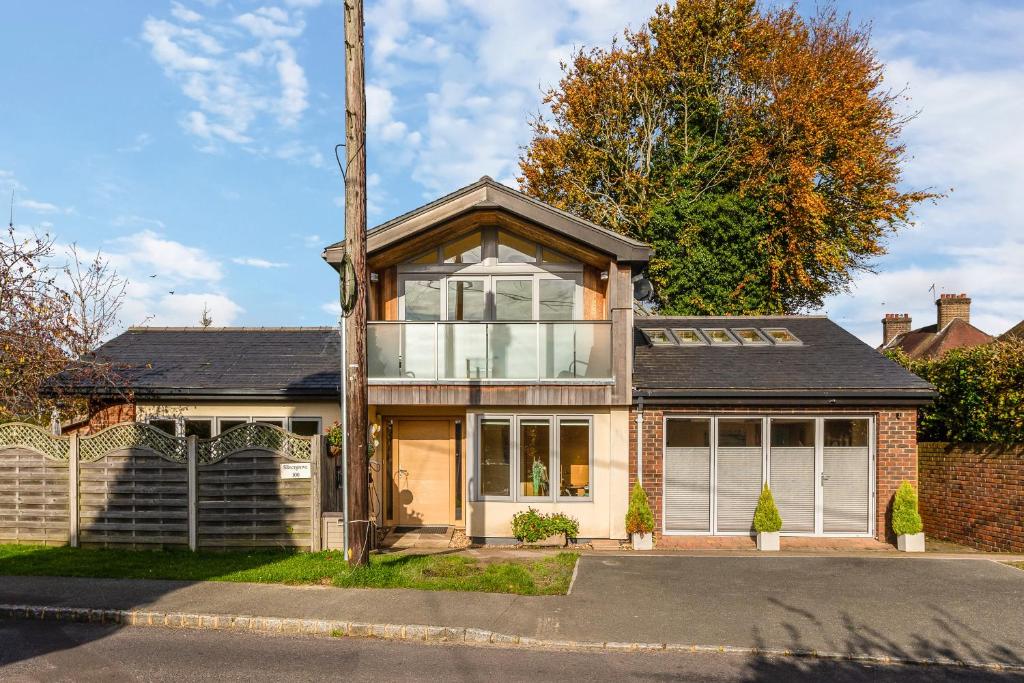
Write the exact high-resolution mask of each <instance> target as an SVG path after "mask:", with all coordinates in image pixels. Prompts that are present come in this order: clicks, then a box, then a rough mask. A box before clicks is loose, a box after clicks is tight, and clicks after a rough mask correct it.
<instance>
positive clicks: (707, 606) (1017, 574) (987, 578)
mask: <svg viewBox="0 0 1024 683" xmlns="http://www.w3.org/2000/svg"><path fill="white" fill-rule="evenodd" d="M569 598H570V600H569V603H570V604H569V606H567V609H566V610H565V613H564V614H563V615H561V616H562V618H561V619H560V620H559V621H560V623H558V625H557V628H554V629H552V630H553V631H555V632H557V633H559V634H561V635H562V636H563V637H572V638H573V639H577V640H599V639H602V638H604V639H608V638H609V636H615V635H617V634H620V635H622V636H623V638H622V639H623V640H626V639H628V640H631V641H639V642H643V641H647V642H675V643H691V644H698V645H738V646H747V647H766V648H790V649H802V650H818V651H827V652H840V653H844V654H861V655H876V656H877V655H882V656H892V657H900V658H909V659H933V658H953V659H961V660H971V661H976V662H989V663H992V662H996V663H1002V664H1012V665H1016V666H1024V571H1021V570H1019V569H1015V568H1013V567H1009V566H1007V565H1004V564H999V563H996V562H992V561H988V560H981V559H970V560H967V559H957V560H940V559H927V558H839V557H816V558H806V557H802V558H797V557H782V556H768V557H762V556H758V557H657V556H654V557H636V556H630V557H624V556H615V557H599V556H586V557H583V558H582V559H581V560H580V566H579V569H578V574H577V579H576V582H575V584H574V586H573V589H572V594H571V595H570V596H569ZM552 635H553V634H552ZM627 635H628V638H626V636H627Z"/></svg>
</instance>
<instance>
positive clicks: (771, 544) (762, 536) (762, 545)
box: [757, 531, 779, 552]
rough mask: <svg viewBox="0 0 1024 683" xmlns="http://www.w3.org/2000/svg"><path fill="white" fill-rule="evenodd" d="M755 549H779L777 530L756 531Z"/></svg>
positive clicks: (774, 550)
mask: <svg viewBox="0 0 1024 683" xmlns="http://www.w3.org/2000/svg"><path fill="white" fill-rule="evenodd" d="M757 549H758V550H765V551H773V552H777V551H778V550H779V532H778V531H758V532H757Z"/></svg>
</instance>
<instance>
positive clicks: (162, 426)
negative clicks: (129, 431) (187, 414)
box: [149, 418, 178, 436]
mask: <svg viewBox="0 0 1024 683" xmlns="http://www.w3.org/2000/svg"><path fill="white" fill-rule="evenodd" d="M149 424H150V426H152V427H156V428H157V429H159V430H160V431H162V432H166V433H168V434H170V435H171V436H174V435H175V434H176V433H177V431H178V423H177V421H176V420H172V419H167V418H150V419H149Z"/></svg>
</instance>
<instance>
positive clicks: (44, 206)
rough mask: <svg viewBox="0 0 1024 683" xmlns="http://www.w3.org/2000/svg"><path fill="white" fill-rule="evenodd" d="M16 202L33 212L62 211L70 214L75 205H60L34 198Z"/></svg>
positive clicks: (73, 210)
mask: <svg viewBox="0 0 1024 683" xmlns="http://www.w3.org/2000/svg"><path fill="white" fill-rule="evenodd" d="M17 204H18V206H19V207H20V208H22V209H28V210H29V211H33V212H35V213H63V214H71V213H74V212H75V207H73V206H68V207H61V206H57V205H56V204H51V203H50V202H41V201H38V200H36V199H19V200H18V201H17Z"/></svg>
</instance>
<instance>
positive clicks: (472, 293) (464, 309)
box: [448, 280, 487, 320]
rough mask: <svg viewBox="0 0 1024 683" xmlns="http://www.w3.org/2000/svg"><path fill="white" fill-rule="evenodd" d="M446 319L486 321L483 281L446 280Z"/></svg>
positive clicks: (485, 295) (485, 296)
mask: <svg viewBox="0 0 1024 683" xmlns="http://www.w3.org/2000/svg"><path fill="white" fill-rule="evenodd" d="M448 319H449V320H486V319H487V294H486V292H484V280H448Z"/></svg>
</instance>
